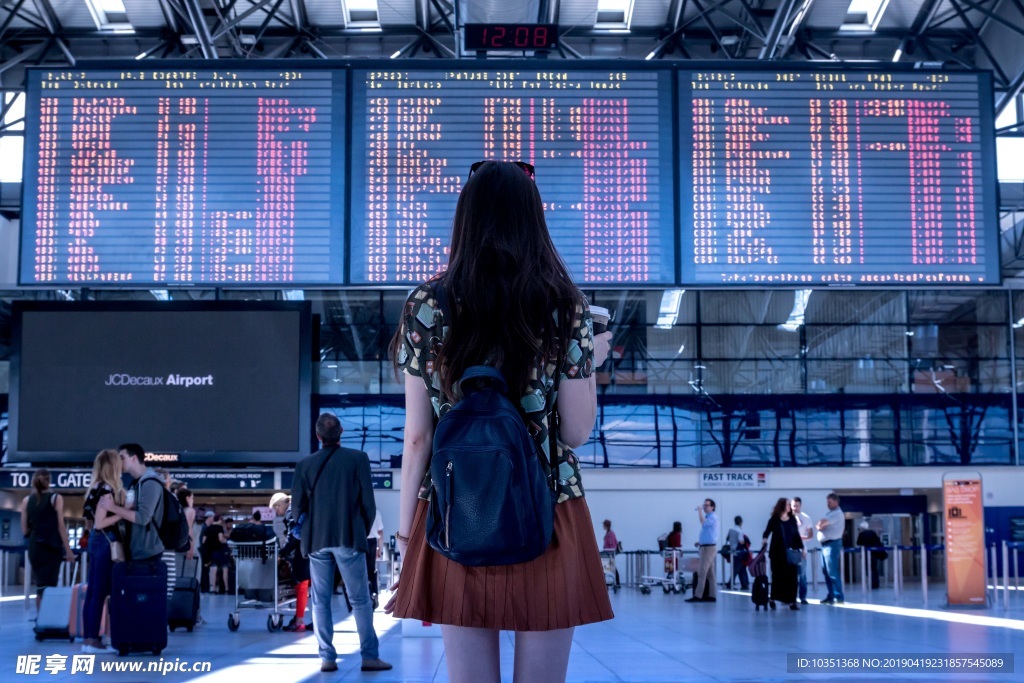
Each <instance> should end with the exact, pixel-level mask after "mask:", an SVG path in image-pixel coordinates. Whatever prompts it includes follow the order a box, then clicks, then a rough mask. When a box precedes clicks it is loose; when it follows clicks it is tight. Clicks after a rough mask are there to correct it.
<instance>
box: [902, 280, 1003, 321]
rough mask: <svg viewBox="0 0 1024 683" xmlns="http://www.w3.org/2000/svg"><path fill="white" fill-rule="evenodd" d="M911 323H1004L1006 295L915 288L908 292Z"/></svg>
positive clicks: (999, 292) (988, 292) (991, 292)
mask: <svg viewBox="0 0 1024 683" xmlns="http://www.w3.org/2000/svg"><path fill="white" fill-rule="evenodd" d="M907 308H908V310H909V314H910V321H909V322H910V324H911V325H912V326H913V325H916V324H921V323H937V324H940V325H941V324H956V323H961V324H964V323H976V322H980V323H1003V322H1005V321H1006V293H1005V292H1002V291H981V292H972V291H967V290H944V289H920V290H918V289H915V290H911V291H908V292H907Z"/></svg>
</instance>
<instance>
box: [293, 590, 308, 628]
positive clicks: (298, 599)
mask: <svg viewBox="0 0 1024 683" xmlns="http://www.w3.org/2000/svg"><path fill="white" fill-rule="evenodd" d="M308 600H309V581H308V580H306V581H299V582H298V583H297V584H295V625H296V626H298V625H299V624H303V623H305V619H306V603H307V602H308Z"/></svg>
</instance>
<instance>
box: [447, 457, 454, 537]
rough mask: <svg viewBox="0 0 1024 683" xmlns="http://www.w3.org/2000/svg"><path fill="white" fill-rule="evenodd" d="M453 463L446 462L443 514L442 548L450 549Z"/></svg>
mask: <svg viewBox="0 0 1024 683" xmlns="http://www.w3.org/2000/svg"><path fill="white" fill-rule="evenodd" d="M454 464H455V463H454V462H452V461H451V460H449V461H448V466H447V467H446V468H445V493H446V494H447V495H446V496H445V513H444V547H445V548H446V549H448V550H451V549H452V467H453V466H454Z"/></svg>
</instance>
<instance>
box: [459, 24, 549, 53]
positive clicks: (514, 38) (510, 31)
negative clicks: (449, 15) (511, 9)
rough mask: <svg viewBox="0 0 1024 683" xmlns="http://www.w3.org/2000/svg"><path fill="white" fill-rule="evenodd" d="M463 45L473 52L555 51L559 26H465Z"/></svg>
mask: <svg viewBox="0 0 1024 683" xmlns="http://www.w3.org/2000/svg"><path fill="white" fill-rule="evenodd" d="M462 40H463V45H464V46H465V48H466V50H467V51H473V50H554V49H555V48H556V47H558V24H465V25H464V26H463V27H462Z"/></svg>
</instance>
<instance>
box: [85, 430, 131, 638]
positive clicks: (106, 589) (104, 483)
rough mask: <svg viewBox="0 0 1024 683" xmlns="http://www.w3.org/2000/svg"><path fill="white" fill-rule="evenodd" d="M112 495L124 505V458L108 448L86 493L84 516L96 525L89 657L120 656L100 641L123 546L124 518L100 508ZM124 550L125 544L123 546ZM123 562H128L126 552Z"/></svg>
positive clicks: (89, 598)
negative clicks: (117, 548)
mask: <svg viewBox="0 0 1024 683" xmlns="http://www.w3.org/2000/svg"><path fill="white" fill-rule="evenodd" d="M106 496H110V497H111V498H112V499H113V502H114V503H116V504H117V505H122V506H123V505H124V499H125V492H124V487H122V486H121V456H120V455H119V454H118V452H117V451H116V450H114V449H113V448H104V449H103V450H102V451H100V452H99V453H98V454H97V455H96V460H95V461H94V462H93V465H92V484H90V485H89V490H87V491H86V492H85V505H84V506H83V507H82V516H83V517H85V519H86V520H87V521H88V522H91V523H92V533H91V534H89V579H88V582H89V585H88V587H87V588H86V590H85V607H84V610H83V611H84V614H83V615H82V622H83V624H82V625H83V631H84V638H83V642H84V645H82V652H84V653H86V654H116V652H117V651H116V650H114V649H113V648H109V647H105V646H104V645H103V642H102V639H101V638H100V624H101V621H102V619H103V603H104V602H105V601H106V599H107V596H108V595H110V590H111V581H112V578H113V575H114V561H115V560H118V558H115V557H113V556H112V552H111V549H112V547H113V544H114V543H115V542H117V543H123V539H122V537H121V529H120V528H119V525H118V522H120V521H121V517H119V516H118V515H116V514H114V513H112V512H109V511H107V510H105V509H103V508H102V507H100V505H99V502H100V500H101V499H102V498H105V497H106ZM121 547H122V548H123V547H124V546H123V545H122V546H121ZM121 552H122V555H121V557H120V560H123V559H124V556H123V552H124V551H123V550H122V551H121Z"/></svg>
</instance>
